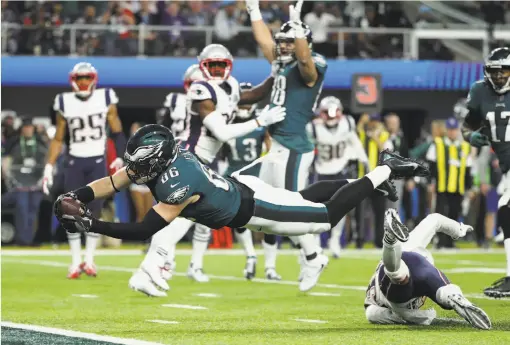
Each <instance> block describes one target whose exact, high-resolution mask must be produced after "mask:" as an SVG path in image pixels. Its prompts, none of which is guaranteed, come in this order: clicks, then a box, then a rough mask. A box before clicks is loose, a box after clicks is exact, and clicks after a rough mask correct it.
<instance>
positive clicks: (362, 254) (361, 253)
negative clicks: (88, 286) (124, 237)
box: [2, 247, 505, 262]
mask: <svg viewBox="0 0 510 345" xmlns="http://www.w3.org/2000/svg"><path fill="white" fill-rule="evenodd" d="M255 252H256V254H257V255H264V251H263V250H262V249H257V250H256V251H255ZM430 252H431V253H433V254H436V253H437V254H440V255H457V254H468V255H487V254H504V253H505V251H504V249H502V248H496V249H489V250H486V249H449V250H446V249H441V250H434V249H431V250H430ZM83 253H85V252H83ZM191 253H192V250H191V249H177V250H176V252H175V254H176V255H191ZM381 253H382V250H381V249H362V250H359V249H342V255H345V256H347V257H357V258H360V259H362V258H366V257H367V255H374V256H377V258H380V255H381ZM298 254H299V252H298V250H297V249H280V250H278V255H295V256H297V255H298ZM94 255H95V256H140V257H142V256H143V255H144V254H143V253H142V250H141V249H99V250H97V251H96V252H95V254H94ZM205 255H210V256H236V255H242V256H244V255H245V253H244V250H242V249H213V250H208V251H207V253H206V254H205ZM2 256H69V249H42V250H38V249H12V250H10V249H5V247H4V248H3V250H2ZM467 262H471V261H467Z"/></svg>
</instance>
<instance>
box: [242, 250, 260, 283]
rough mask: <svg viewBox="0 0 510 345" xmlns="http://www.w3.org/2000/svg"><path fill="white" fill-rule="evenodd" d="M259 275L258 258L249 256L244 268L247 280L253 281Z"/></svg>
mask: <svg viewBox="0 0 510 345" xmlns="http://www.w3.org/2000/svg"><path fill="white" fill-rule="evenodd" d="M256 273H257V257H255V256H249V257H247V258H246V266H244V270H243V275H244V277H245V278H246V279H248V280H252V279H253V278H255V274H256Z"/></svg>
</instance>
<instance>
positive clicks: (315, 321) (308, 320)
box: [292, 319, 328, 323]
mask: <svg viewBox="0 0 510 345" xmlns="http://www.w3.org/2000/svg"><path fill="white" fill-rule="evenodd" d="M292 320H293V321H297V322H307V323H328V322H327V321H322V320H310V319H292Z"/></svg>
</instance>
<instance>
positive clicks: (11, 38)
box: [2, 0, 19, 54]
mask: <svg viewBox="0 0 510 345" xmlns="http://www.w3.org/2000/svg"><path fill="white" fill-rule="evenodd" d="M9 5H10V4H9V2H8V1H5V0H2V23H7V24H15V23H17V22H18V21H19V17H18V14H17V13H16V11H15V10H14V9H13V8H11V6H9ZM12 7H13V6H12ZM3 30H4V29H2V31H3ZM5 30H6V31H5V34H4V35H5V36H3V37H2V39H6V38H7V43H6V44H5V49H6V50H5V51H6V52H7V53H9V54H16V52H17V51H18V40H17V36H18V33H19V29H16V28H14V27H13V28H9V29H5Z"/></svg>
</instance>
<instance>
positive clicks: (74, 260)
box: [67, 232, 81, 267]
mask: <svg viewBox="0 0 510 345" xmlns="http://www.w3.org/2000/svg"><path fill="white" fill-rule="evenodd" d="M67 240H68V241H69V249H71V266H72V267H78V266H79V265H80V264H81V234H80V233H77V232H75V233H71V232H68V233H67Z"/></svg>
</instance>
